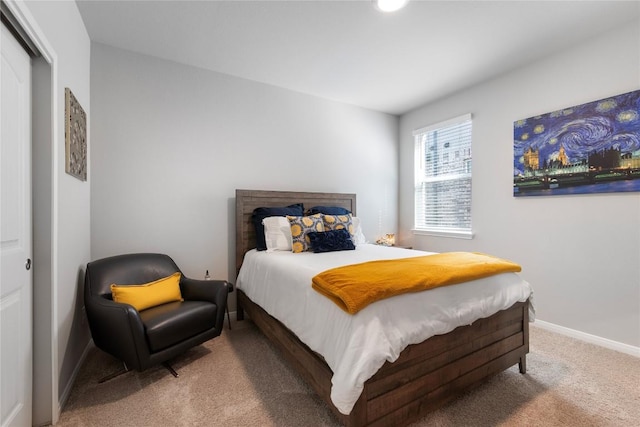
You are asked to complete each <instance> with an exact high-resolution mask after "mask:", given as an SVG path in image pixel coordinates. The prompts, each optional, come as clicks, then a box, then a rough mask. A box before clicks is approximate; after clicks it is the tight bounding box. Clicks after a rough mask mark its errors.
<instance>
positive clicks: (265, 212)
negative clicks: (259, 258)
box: [251, 203, 304, 251]
mask: <svg viewBox="0 0 640 427" xmlns="http://www.w3.org/2000/svg"><path fill="white" fill-rule="evenodd" d="M287 215H291V216H302V215H304V206H302V203H296V204H295V205H289V206H281V207H273V208H255V209H254V210H253V215H251V221H253V226H254V228H255V229H256V249H258V250H259V251H266V250H267V242H265V240H264V225H262V220H263V219H265V218H267V217H269V216H287Z"/></svg>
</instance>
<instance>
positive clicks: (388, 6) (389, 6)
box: [372, 0, 409, 12]
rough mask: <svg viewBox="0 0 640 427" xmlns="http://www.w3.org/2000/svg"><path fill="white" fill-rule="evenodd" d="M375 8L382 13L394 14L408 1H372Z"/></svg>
mask: <svg viewBox="0 0 640 427" xmlns="http://www.w3.org/2000/svg"><path fill="white" fill-rule="evenodd" d="M372 1H373V3H374V4H375V5H376V7H377V8H378V9H379V10H381V11H382V12H395V11H396V10H399V9H402V8H403V7H405V5H406V4H407V3H408V2H409V0H372Z"/></svg>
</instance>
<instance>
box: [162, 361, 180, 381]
mask: <svg viewBox="0 0 640 427" xmlns="http://www.w3.org/2000/svg"><path fill="white" fill-rule="evenodd" d="M162 366H164V367H165V368H167V370H168V371H169V372H171V375H173V376H174V377H175V378H178V373H177V372H176V371H175V369H173V367H171V365H169V362H162Z"/></svg>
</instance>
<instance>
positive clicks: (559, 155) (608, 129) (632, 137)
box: [513, 90, 640, 197]
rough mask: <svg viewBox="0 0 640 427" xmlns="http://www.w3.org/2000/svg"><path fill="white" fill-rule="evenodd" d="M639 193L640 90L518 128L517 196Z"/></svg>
mask: <svg viewBox="0 0 640 427" xmlns="http://www.w3.org/2000/svg"><path fill="white" fill-rule="evenodd" d="M630 191H640V90H636V91H634V92H628V93H625V94H622V95H617V96H613V97H610V98H604V99H601V100H598V101H593V102H589V103H587V104H582V105H577V106H574V107H570V108H565V109H562V110H558V111H554V112H551V113H547V114H543V115H540V116H534V117H530V118H528V119H522V120H517V121H516V122H514V124H513V195H514V196H518V197H520V196H550V195H559V194H590V193H608V192H630Z"/></svg>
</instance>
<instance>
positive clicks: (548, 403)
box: [57, 321, 640, 426]
mask: <svg viewBox="0 0 640 427" xmlns="http://www.w3.org/2000/svg"><path fill="white" fill-rule="evenodd" d="M232 327H233V329H232V330H229V329H225V330H224V332H223V333H222V335H221V336H220V337H218V338H215V339H213V340H210V341H209V342H207V343H205V344H203V345H201V346H198V347H196V348H194V349H192V350H190V351H188V352H187V353H185V354H184V355H182V356H180V357H178V358H176V359H175V360H174V361H173V363H172V365H173V367H174V368H175V369H176V370H177V371H178V373H179V374H180V377H179V378H173V377H172V376H171V374H169V372H168V371H167V370H165V369H164V368H163V367H155V368H152V369H149V370H147V371H145V372H129V373H126V374H124V375H121V376H119V377H117V378H115V379H113V380H110V381H108V382H106V383H103V384H98V383H97V381H98V379H100V378H101V377H103V376H105V375H107V374H109V373H111V372H114V371H117V370H118V369H119V367H120V366H121V365H120V363H119V362H118V361H117V360H115V359H113V358H112V357H111V356H109V355H107V354H105V353H104V352H102V351H100V350H98V349H96V348H95V347H92V348H91V349H90V351H89V354H88V357H87V359H86V361H85V364H84V366H83V367H82V368H81V371H80V373H79V375H78V378H77V380H76V383H75V385H74V387H73V389H72V391H71V394H70V397H69V400H68V402H67V405H66V407H65V408H64V411H63V412H62V414H61V416H60V420H59V422H58V424H57V425H58V426H92V425H100V426H134V425H135V426H157V425H164V426H205V425H206V426H240V425H242V426H258V425H259V426H301V425H305V426H337V425H339V424H338V422H337V420H336V419H335V418H334V417H333V415H332V414H331V412H330V410H329V409H328V408H327V407H326V406H325V405H324V403H323V402H321V401H320V399H319V398H317V397H316V396H315V394H314V393H313V391H312V390H311V389H310V388H309V387H308V386H306V384H305V383H304V382H303V381H302V380H301V379H300V378H299V377H298V376H297V375H296V374H295V372H293V370H292V369H291V368H290V367H289V366H288V364H287V363H286V361H285V360H283V359H282V358H281V357H280V355H279V354H278V353H277V351H276V350H275V349H274V348H273V347H272V346H271V345H270V343H269V342H268V341H267V339H266V338H265V337H264V336H263V335H262V334H261V333H260V332H259V331H258V330H257V328H256V327H255V326H254V325H253V323H251V322H250V321H244V322H239V323H237V322H235V321H234V323H233V324H232ZM527 370H528V372H527V374H526V375H521V374H520V373H519V372H518V368H517V366H514V367H512V368H510V369H509V370H507V371H505V372H503V373H501V374H499V375H497V376H496V377H494V378H493V379H492V380H491V381H489V382H487V383H486V384H484V385H482V386H481V387H480V388H478V389H476V390H474V391H472V392H469V393H467V394H466V395H464V396H462V397H461V398H460V399H458V400H456V401H455V402H453V403H451V404H450V405H447V406H446V407H444V408H441V409H439V410H437V411H435V412H433V413H431V414H429V415H427V416H426V417H425V418H423V419H422V420H420V421H418V422H417V423H415V424H413V425H414V426H463V425H464V426H496V425H501V426H521V425H529V426H532V425H536V426H560V425H562V426H632V425H637V424H636V423H637V420H639V419H640V405H638V402H640V359H638V358H635V357H633V356H630V355H626V354H623V353H618V352H615V351H612V350H608V349H604V348H602V347H598V346H595V345H592V344H587V343H584V342H582V341H579V340H575V339H572V338H568V337H565V336H562V335H559V334H556V333H553V332H549V331H546V330H543V329H540V328H537V327H535V324H533V325H532V327H531V328H530V353H529V355H528V358H527Z"/></svg>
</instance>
